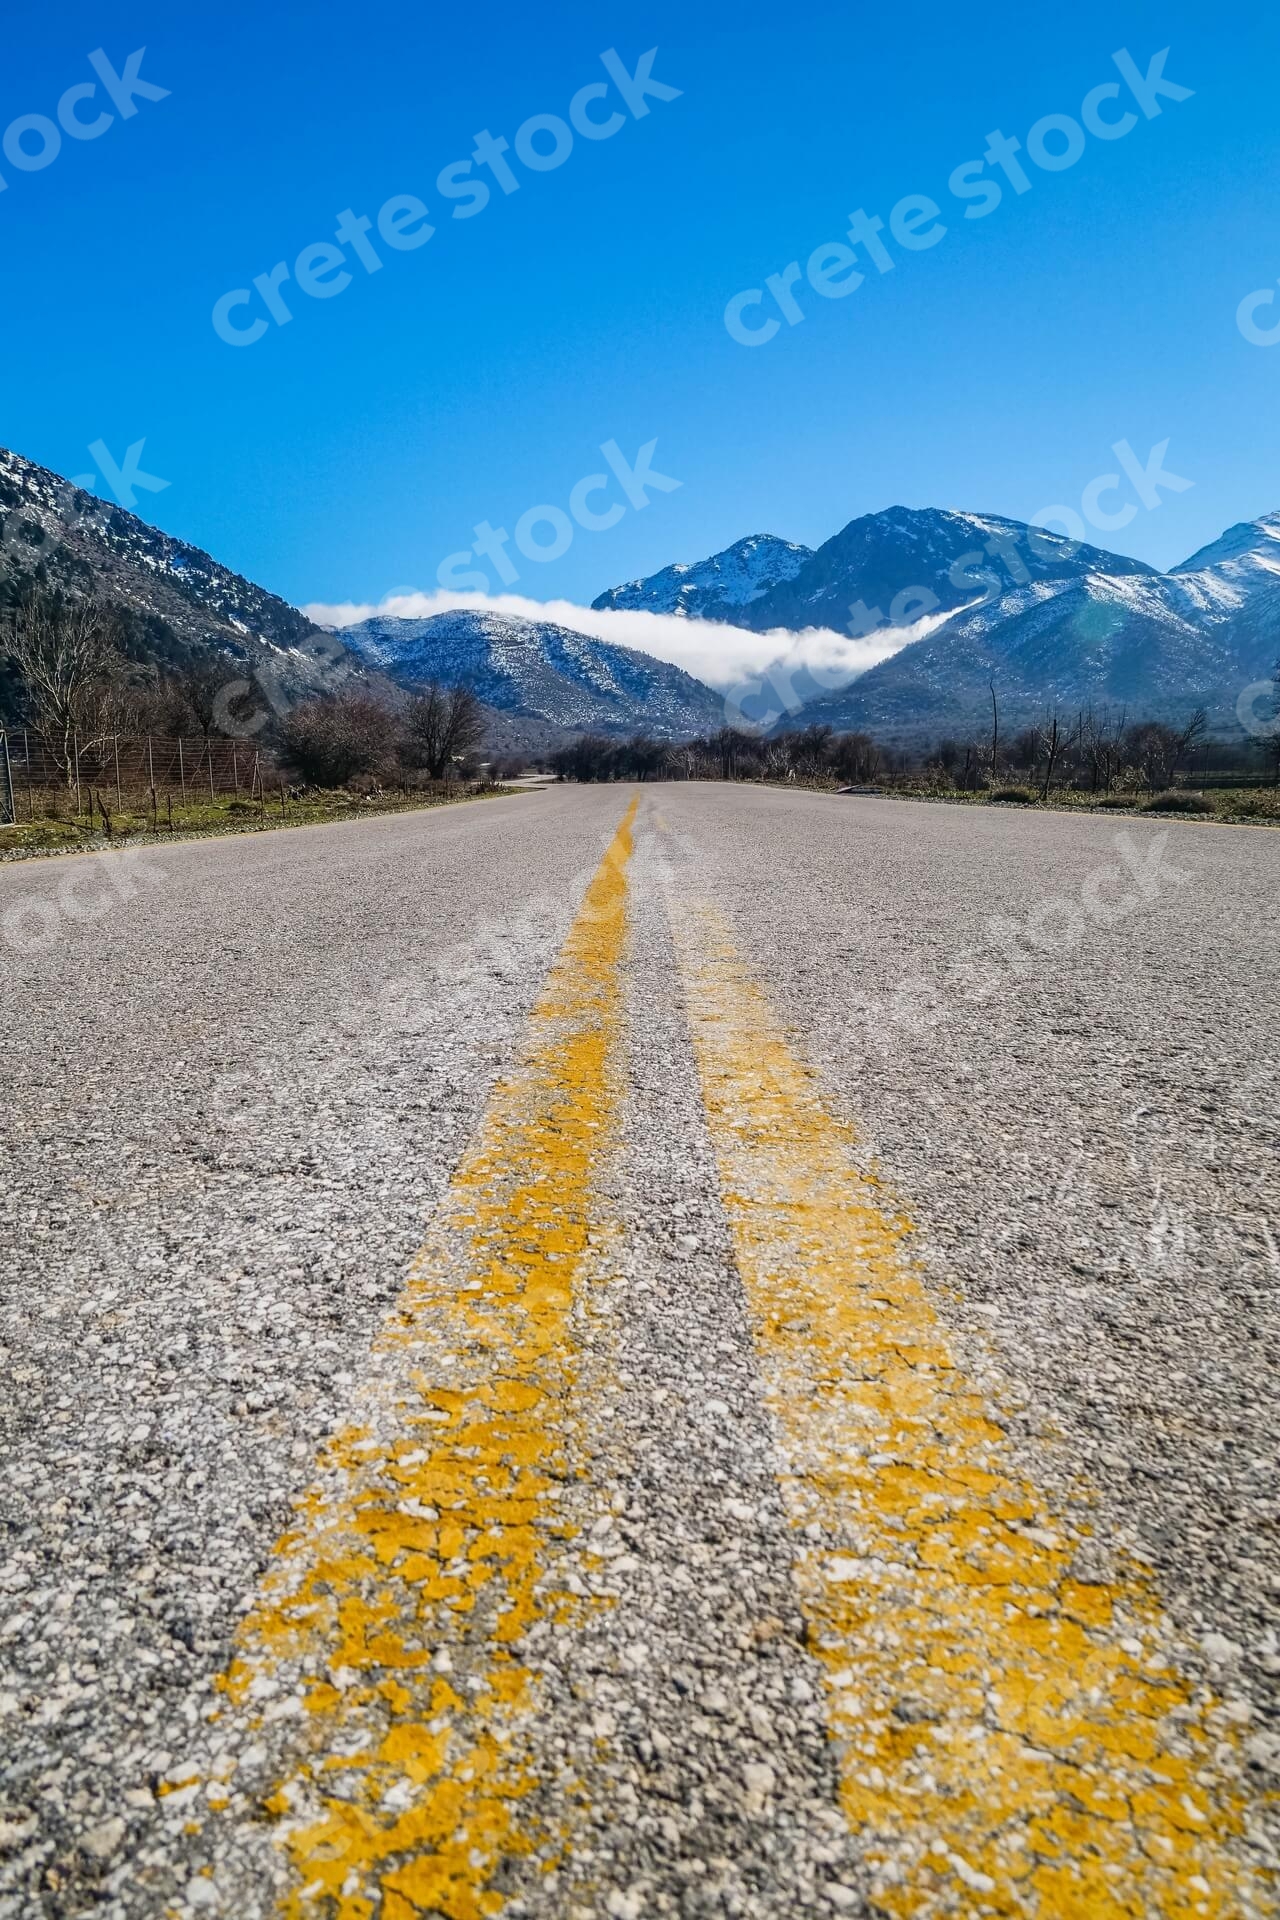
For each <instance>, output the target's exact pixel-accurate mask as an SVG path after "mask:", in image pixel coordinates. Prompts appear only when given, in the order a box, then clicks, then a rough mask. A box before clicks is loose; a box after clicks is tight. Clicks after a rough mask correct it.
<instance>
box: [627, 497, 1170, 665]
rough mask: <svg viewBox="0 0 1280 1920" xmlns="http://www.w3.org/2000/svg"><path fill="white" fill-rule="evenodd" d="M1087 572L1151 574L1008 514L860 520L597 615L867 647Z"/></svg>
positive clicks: (672, 580)
mask: <svg viewBox="0 0 1280 1920" xmlns="http://www.w3.org/2000/svg"><path fill="white" fill-rule="evenodd" d="M779 563H784V564H779ZM1090 567H1104V568H1106V569H1107V570H1108V571H1110V572H1114V573H1151V572H1152V571H1153V569H1152V568H1150V567H1148V566H1146V565H1144V563H1143V562H1142V561H1140V560H1126V559H1125V558H1124V557H1123V556H1122V555H1119V554H1114V553H1106V552H1104V551H1103V549H1102V548H1101V547H1091V546H1076V545H1074V544H1073V543H1072V542H1071V541H1069V540H1066V539H1064V538H1063V537H1062V536H1061V535H1059V534H1055V533H1046V532H1042V531H1041V530H1040V529H1039V528H1034V527H1027V526H1025V525H1024V524H1023V522H1022V521H1021V520H1006V519H1004V518H1003V517H1002V516H1001V515H999V514H994V513H954V512H950V511H948V510H945V509H940V508H937V507H887V508H886V509H885V510H884V511H883V512H882V513H864V514H862V515H861V516H860V517H859V518H858V519H857V520H851V521H850V522H849V524H848V526H846V527H842V528H841V530H840V532H839V533H837V534H833V535H832V537H831V539H830V540H827V541H824V543H823V544H822V546H820V547H818V548H817V549H816V550H815V551H811V550H810V549H809V548H807V547H800V546H795V545H792V544H790V543H788V542H787V541H783V540H774V539H772V537H767V536H754V537H752V538H751V539H748V540H740V541H739V542H738V543H737V545H736V546H733V547H728V548H726V550H725V552H724V553H718V554H715V555H713V556H712V558H711V559H710V560H703V561H702V562H701V563H700V564H699V565H697V566H692V567H691V566H683V565H679V564H677V565H676V566H672V567H665V568H664V569H663V571H662V572H661V573H655V574H653V575H652V576H651V577H650V578H649V579H647V580H633V581H632V582H631V583H630V585H628V586H625V587H614V588H612V589H611V590H610V591H609V592H608V593H604V594H601V596H600V598H599V599H598V600H596V601H595V602H594V603H593V604H594V605H595V606H596V607H636V608H642V609H643V610H645V611H647V612H650V613H671V612H685V613H688V614H690V615H695V616H696V617H698V618H700V619H704V620H729V619H731V620H732V621H733V623H734V624H735V625H737V626H742V627H750V628H752V629H753V630H754V631H755V632H757V633H767V632H770V631H771V630H772V629H774V628H784V629H787V630H789V631H790V632H792V633H801V632H803V631H804V629H805V628H806V627H829V628H832V629H833V630H834V631H835V632H837V633H851V634H854V635H862V634H865V633H868V632H872V631H875V630H876V629H878V628H879V627H881V626H883V625H888V624H891V623H892V624H896V625H901V626H907V625H910V624H911V623H912V621H914V620H916V619H918V618H919V617H920V616H921V615H923V614H928V613H933V612H935V611H936V612H942V613H951V612H955V611H957V610H958V609H959V608H961V607H969V606H972V605H973V604H974V603H975V602H976V601H978V600H981V599H983V598H984V597H986V598H987V599H988V600H990V599H992V598H993V597H994V596H996V595H1002V594H1005V593H1008V592H1010V591H1012V590H1013V589H1015V588H1016V587H1018V586H1020V585H1023V584H1025V583H1027V582H1029V581H1032V580H1044V581H1048V582H1066V581H1067V580H1070V579H1076V578H1078V577H1079V576H1080V575H1081V574H1082V573H1084V572H1085V571H1086V570H1087V569H1088V568H1090ZM770 574H772V575H773V578H772V579H769V578H768V576H769V575H770ZM722 577H724V578H729V579H731V580H733V581H734V582H741V583H743V585H745V583H746V582H747V581H748V580H749V581H750V583H751V590H750V591H744V590H742V586H735V587H734V588H733V589H732V590H730V589H728V588H725V589H717V587H716V584H715V583H716V582H717V581H718V580H720V579H721V578H722Z"/></svg>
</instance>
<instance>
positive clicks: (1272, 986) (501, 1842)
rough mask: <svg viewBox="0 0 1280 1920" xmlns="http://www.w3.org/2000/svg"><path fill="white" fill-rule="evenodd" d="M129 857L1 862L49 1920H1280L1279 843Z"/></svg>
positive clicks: (448, 811) (385, 837)
mask: <svg viewBox="0 0 1280 1920" xmlns="http://www.w3.org/2000/svg"><path fill="white" fill-rule="evenodd" d="M126 857H127V858H131V859H133V860H134V861H135V863H136V864H135V866H134V867H133V868H131V869H129V873H130V874H131V875H132V878H128V877H127V876H126V881H125V883H124V884H120V883H119V872H120V870H119V869H113V868H112V867H111V865H110V863H111V862H112V861H116V860H119V858H120V856H117V855H103V856H92V855H89V856H77V857H76V858H75V859H74V860H57V861H26V862H21V863H17V864H10V865H6V866H5V867H3V868H0V926H4V927H7V928H9V929H11V930H12V929H21V928H23V927H27V926H37V927H39V928H40V929H41V934H40V937H39V938H38V939H25V938H19V937H16V936H15V937H14V938H11V939H9V940H8V941H7V944H5V943H0V983H2V984H3V995H2V997H0V1009H2V1013H0V1018H2V1019H3V1028H2V1029H0V1032H2V1034H3V1042H2V1044H3V1050H4V1072H3V1086H4V1102H3V1117H2V1119H0V1253H2V1254H3V1265H2V1268H0V1270H2V1271H3V1274H4V1284H3V1314H4V1320H3V1331H2V1334H0V1339H2V1341H3V1346H2V1348H0V1355H2V1362H3V1370H4V1375H5V1383H6V1384H5V1389H4V1394H3V1409H2V1413H0V1420H2V1423H3V1428H2V1432H0V1445H2V1447H3V1453H2V1455H0V1457H2V1459H3V1493H2V1494H0V1499H2V1501H3V1507H2V1508H0V1512H2V1513H3V1523H4V1532H3V1537H2V1538H0V1920H34V1917H35V1916H58V1917H59V1920H61V1917H62V1916H67V1917H68V1920H69V1917H70V1916H73V1915H76V1916H79V1915H89V1914H92V1915H94V1916H95V1917H96V1916H103V1920H135V1917H136V1920H144V1917H145V1920H161V1917H162V1916H163V1920H203V1916H206V1915H213V1916H217V1915H224V1916H226V1920H266V1917H267V1916H270V1915H275V1914H283V1915H286V1916H290V1917H291V1920H415V1917H416V1916H429V1917H435V1916H441V1915H443V1916H447V1920H480V1917H481V1916H490V1915H492V1916H498V1915H509V1916H511V1917H512V1920H553V1917H554V1920H561V1917H564V1920H596V1917H597V1916H600V1920H606V1917H612V1920H648V1917H649V1916H658V1915H671V1916H703V1915H706V1916H712V1915H715V1916H719V1915H725V1916H751V1917H754V1916H777V1917H778V1920H784V1917H785V1920H791V1917H792V1916H797V1915H799V1916H809V1915H813V1916H830V1915H832V1914H844V1913H848V1914H869V1915H878V1916H891V1917H892V1920H934V1916H937V1917H938V1920H943V1917H946V1920H952V1917H954V1920H962V1917H963V1920H969V1916H979V1915H994V1916H1010V1917H1016V1920H1023V1917H1024V1916H1025V1920H1086V1917H1087V1920H1121V1917H1122V1916H1123V1920H1145V1916H1157V1915H1158V1916H1162V1917H1163V1916H1168V1917H1169V1920H1193V1917H1197V1920H1198V1917H1199V1916H1205V1917H1207V1920H1232V1917H1234V1916H1262V1915H1264V1914H1268V1913H1274V1911H1275V1899H1276V1883H1275V1868H1276V1859H1277V1851H1276V1850H1277V1841H1278V1823H1277V1819H1276V1807H1277V1793H1278V1792H1280V1733H1278V1732H1277V1726H1278V1725H1280V1712H1278V1709H1277V1698H1276V1692H1277V1680H1278V1678H1280V1643H1278V1641H1277V1610H1278V1607H1280V1554H1278V1552H1277V1547H1276V1537H1275V1528H1276V1519H1277V1514H1278V1512H1280V1509H1278V1508H1277V1504H1276V1484H1277V1483H1276V1477H1275V1413H1274V1378H1275V1374H1274V1369H1275V1364H1276V1355H1277V1349H1278V1347H1280V1312H1278V1311H1277V1298H1278V1295H1280V1174H1278V1172H1277V1168H1278V1166H1280V1161H1278V1160H1277V1154H1276V1146H1277V1140H1276V1130H1277V1114H1278V1113H1280V1102H1278V1100H1277V1093H1278V1091H1280V1088H1278V1086H1277V1080H1278V1079H1280V976H1278V974H1277V969H1276V966H1275V959H1274V949H1275V927H1276V913H1277V904H1278V900H1280V854H1278V852H1277V842H1276V839H1275V838H1274V836H1271V835H1268V834H1267V833H1265V832H1261V831H1254V830H1250V829H1247V828H1230V827H1219V826H1204V825H1202V824H1199V823H1196V824H1190V823H1188V824H1183V823H1178V822H1175V823H1167V822H1164V823H1160V824H1158V825H1157V824H1156V823H1154V822H1147V821H1137V820H1129V821H1127V822H1120V821H1117V820H1115V819H1112V820H1110V821H1108V820H1106V819H1105V818H1102V817H1099V816H1098V815H1091V816H1089V817H1087V818H1085V817H1076V816H1073V815H1068V814H1065V813H1061V814H1057V813H1052V812H1035V813H1032V812H1015V811H1014V810H1011V809H999V810H997V809H983V808H976V807H962V806H955V807H946V806H935V805H928V804H922V803H912V802H910V801H897V800H887V799H878V798H857V797H836V796H831V795H825V794H814V793H808V792H803V791H799V792H797V791H783V790H779V789H772V788H763V787H761V788H754V787H745V786H733V787H730V786H721V785H715V784H697V783H689V784H655V785H645V786H642V787H640V788H636V789H628V788H625V787H621V786H609V785H604V786H593V787H574V786H555V787H551V788H548V789H546V790H544V791H540V792H528V793H520V794H517V795H513V796H512V797H510V798H499V799H495V800H489V801H484V802H482V803H477V804H475V805H469V806H458V807H450V808H442V809H439V810H435V811H430V812H425V813H405V814H397V815H390V816H385V817H382V818H379V819H372V820H368V821H361V822H355V823H349V824H340V825H335V826H332V827H317V828H302V829H297V830H295V831H293V832H287V833H286V832H280V833H264V834H259V835H252V836H246V837H243V838H236V839H225V840H214V841H208V842H203V843H199V842H196V843H189V844H175V845H172V846H166V847H163V848H161V849H159V850H157V851H155V852H154V853H150V852H147V853H144V854H142V855H137V856H126ZM73 869H74V870H75V871H77V872H79V873H81V874H83V875H84V878H83V880H82V881H81V882H79V883H78V884H77V885H76V886H75V887H73V888H71V889H70V890H67V889H65V888H63V881H64V879H65V877H66V875H67V874H68V873H70V872H71V871H72V870H73ZM113 872H115V873H116V879H114V880H113V879H112V874H113ZM95 885H97V886H101V887H103V888H105V889H108V891H109V894H110V907H109V910H106V909H103V910H101V911H96V912H93V913H89V912H86V911H80V912H77V911H76V910H75V906H74V903H75V902H76V901H80V902H81V903H83V901H84V900H85V898H86V897H87V895H88V894H89V893H90V892H91V891H92V888H93V887H94V886H95ZM60 889H61V891H60ZM102 897H103V898H106V897H107V895H106V894H104V895H103V896H102ZM68 901H70V902H72V903H73V904H72V905H68V904H67V902H68ZM59 902H61V905H59ZM24 903H25V907H24Z"/></svg>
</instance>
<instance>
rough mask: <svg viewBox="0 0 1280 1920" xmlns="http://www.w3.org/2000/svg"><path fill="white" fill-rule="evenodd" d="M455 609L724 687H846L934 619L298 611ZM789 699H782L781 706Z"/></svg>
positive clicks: (519, 602)
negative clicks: (570, 635)
mask: <svg viewBox="0 0 1280 1920" xmlns="http://www.w3.org/2000/svg"><path fill="white" fill-rule="evenodd" d="M459 608H467V609H470V610H475V609H478V610H479V611H481V612H483V613H505V614H511V615H513V616H515V617H517V618H519V619H524V620H551V621H555V622H556V623H557V625H559V626H562V627H570V628H572V630H573V631H574V632H575V633H585V634H589V635H591V636H592V638H594V639H596V640H607V641H610V642H611V643H612V644H613V645H615V646H619V647H633V648H636V649H638V651H640V652H641V653H649V654H652V655H653V656H654V657H655V659H658V660H666V661H668V662H669V663H670V664H671V665H672V666H676V667H683V668H684V670H685V672H686V673H692V674H694V675H696V677H697V678H698V679H699V680H704V681H705V682H706V683H707V685H708V686H711V687H715V688H716V689H717V690H718V691H720V692H730V691H732V690H734V689H740V688H742V687H744V686H748V685H750V684H752V683H756V682H765V683H771V684H773V685H775V686H779V687H787V686H790V685H791V683H792V681H793V680H794V679H795V678H796V677H797V676H800V675H801V674H805V675H807V676H808V677H809V678H810V679H811V680H813V681H815V682H816V683H817V684H818V685H819V686H821V687H824V688H834V687H838V686H843V685H846V684H847V683H848V682H849V681H850V680H854V679H856V678H857V677H858V675H859V674H862V673H865V672H866V671H867V669H868V667H874V666H876V665H877V664H878V663H879V662H880V661H881V660H888V659H889V658H890V657H891V656H892V655H893V654H895V653H898V652H900V650H901V649H902V648H903V647H904V646H906V645H907V643H908V641H911V640H918V639H920V638H921V636H922V635H923V634H924V633H927V632H928V631H929V629H930V627H933V626H936V625H937V624H938V620H937V618H936V617H935V618H933V619H926V620H920V621H917V622H916V624H915V625H914V626H911V627H897V626H885V627H883V628H881V629H880V630H879V631H878V632H876V633H872V634H869V635H868V636H867V637H866V638H865V639H857V640H855V639H852V638H851V637H850V636H849V635H848V634H847V633H837V632H835V630H834V629H833V628H831V627H807V628H806V629H805V630H804V632H803V633H790V632H788V631H787V630H786V629H785V628H775V629H774V630H773V631H772V632H769V633H752V632H750V631H748V629H747V628H746V627H730V626H722V625H721V624H720V623H719V622H718V621H715V620H685V619H680V618H677V616H676V615H675V614H665V613H633V612H627V611H621V610H615V609H612V608H602V609H601V610H600V611H599V612H597V611H595V610H594V609H593V608H591V607H579V606H575V605H574V603H573V602H572V601H571V600H526V599H525V598H523V596H522V595H520V594H514V593H504V594H491V595H486V594H482V593H447V592H443V591H442V592H436V593H395V594H389V595H388V596H387V598H386V599H385V600H384V601H383V602H382V603H381V605H380V606H376V607H373V606H356V605H354V604H352V603H350V602H347V603H345V604H343V605H340V606H325V605H322V604H318V603H317V604H313V605H311V606H307V607H304V608H303V609H302V611H303V612H304V613H305V614H306V615H307V617H308V619H311V620H314V621H315V622H316V623H317V625H319V626H326V627H337V628H339V629H341V628H342V627H351V626H355V625H356V623H357V622H358V621H361V620H368V619H371V618H372V616H373V615H374V614H378V615H380V616H382V617H383V618H389V619H400V620H422V619H427V618H429V617H430V616H431V615H432V614H436V613H453V612H455V611H456V610H457V609H459ZM789 704H790V703H789V702H788V701H786V700H785V699H784V700H783V702H782V705H783V706H787V705H789Z"/></svg>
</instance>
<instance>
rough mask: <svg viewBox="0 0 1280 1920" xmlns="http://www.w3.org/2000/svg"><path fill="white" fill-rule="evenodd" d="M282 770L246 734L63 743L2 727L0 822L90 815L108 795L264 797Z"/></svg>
mask: <svg viewBox="0 0 1280 1920" xmlns="http://www.w3.org/2000/svg"><path fill="white" fill-rule="evenodd" d="M279 782H280V775H279V770H278V769H277V767H276V764H275V762H274V761H273V760H272V758H271V756H270V755H269V754H266V753H263V752H262V751H261V750H260V749H258V748H255V747H246V745H245V743H244V742H243V741H241V740H223V739H215V738H208V739H206V738H205V737H204V736H203V735H201V734H196V735H192V736H185V737H177V736H175V737H173V738H170V737H168V736H164V735H161V734H150V733H148V734H136V735H124V734H120V735H112V736H110V737H109V738H107V739H95V740H86V741H81V740H80V739H79V737H78V736H77V735H76V734H74V733H73V734H72V735H71V736H70V738H69V739H68V740H67V741H66V742H65V745H64V744H63V743H61V742H60V743H58V744H57V745H56V746H55V745H53V744H51V743H50V742H49V741H47V740H43V739H41V738H39V737H38V736H37V735H36V734H34V733H32V732H31V731H29V730H16V731H15V730H9V731H5V730H4V729H2V728H0V822H5V821H10V822H17V821H21V820H35V819H37V818H38V817H42V818H45V819H48V818H49V817H50V816H51V815H56V814H68V815H75V814H80V815H87V814H91V813H92V812H93V811H94V808H95V804H98V805H99V806H100V805H101V803H102V802H104V801H105V803H106V804H107V805H108V806H112V805H114V806H115V807H116V808H117V809H120V810H122V809H124V807H125V806H126V804H127V803H129V802H131V801H132V802H140V803H141V804H143V805H144V806H145V807H147V808H149V809H151V810H152V811H154V809H155V807H156V805H157V803H158V802H161V801H163V802H165V803H168V802H169V801H173V802H176V803H178V804H179V805H181V806H184V807H185V806H189V805H192V804H197V803H199V802H200V801H201V800H209V801H213V800H215V799H216V798H217V797H218V795H219V794H233V795H234V794H243V795H245V796H246V797H247V798H250V799H252V798H255V797H260V796H262V794H263V793H264V790H266V791H274V789H275V788H276V787H277V786H278V785H279Z"/></svg>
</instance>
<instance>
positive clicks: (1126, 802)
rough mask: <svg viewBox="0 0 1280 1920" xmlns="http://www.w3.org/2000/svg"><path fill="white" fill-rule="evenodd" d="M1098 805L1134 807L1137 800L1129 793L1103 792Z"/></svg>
mask: <svg viewBox="0 0 1280 1920" xmlns="http://www.w3.org/2000/svg"><path fill="white" fill-rule="evenodd" d="M1098 805H1099V806H1100V807H1134V806H1136V805H1137V801H1136V800H1135V798H1134V796H1133V795H1132V794H1131V793H1104V794H1103V796H1102V798H1101V800H1099V802H1098Z"/></svg>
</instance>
